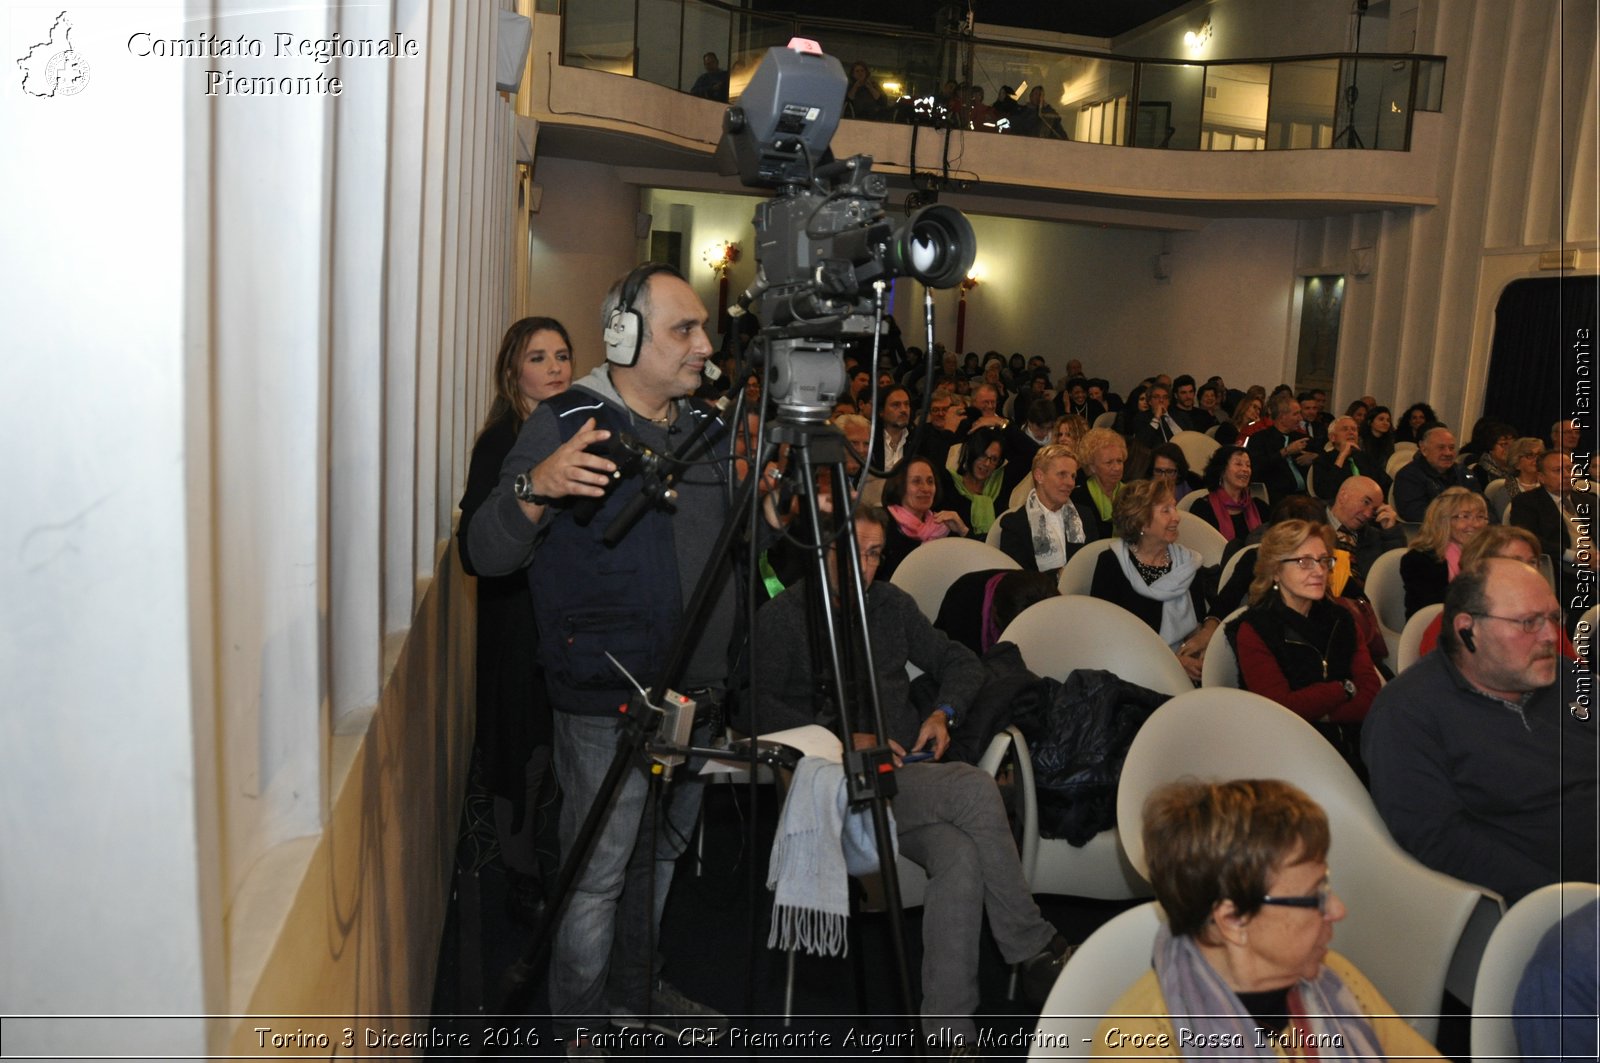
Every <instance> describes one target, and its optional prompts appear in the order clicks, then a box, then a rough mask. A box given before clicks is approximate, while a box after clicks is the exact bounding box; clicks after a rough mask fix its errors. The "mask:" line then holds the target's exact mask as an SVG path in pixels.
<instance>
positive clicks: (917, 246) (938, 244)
mask: <svg viewBox="0 0 1600 1063" xmlns="http://www.w3.org/2000/svg"><path fill="white" fill-rule="evenodd" d="M977 253H978V246H977V240H976V239H975V237H974V236H973V233H972V223H971V222H969V221H967V218H966V215H964V214H962V213H961V212H960V211H959V210H956V209H955V208H954V207H947V206H944V205H943V204H939V203H935V204H933V205H931V206H927V207H923V208H922V209H921V210H919V211H917V212H916V213H915V214H913V215H911V217H910V219H908V220H907V221H906V223H905V225H903V226H901V227H900V228H899V229H897V230H895V232H894V233H893V234H892V235H891V236H890V238H889V242H888V245H887V247H885V249H884V256H885V258H886V259H887V260H888V263H889V267H890V270H891V271H892V272H893V273H895V274H896V275H898V276H905V277H915V278H916V279H917V280H919V281H921V282H922V283H923V284H926V285H927V286H928V287H930V288H953V287H955V286H956V285H957V284H960V283H961V281H962V279H963V278H965V277H966V275H967V271H968V270H969V269H971V268H972V261H973V259H974V258H975V257H976V256H977Z"/></svg>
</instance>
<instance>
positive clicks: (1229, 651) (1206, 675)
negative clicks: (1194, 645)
mask: <svg viewBox="0 0 1600 1063" xmlns="http://www.w3.org/2000/svg"><path fill="white" fill-rule="evenodd" d="M1246 608H1247V607H1246V606H1243V605H1241V606H1240V607H1239V608H1237V609H1235V610H1234V611H1233V612H1231V613H1229V614H1228V615H1227V616H1226V617H1224V618H1223V620H1222V627H1221V628H1218V629H1217V630H1216V631H1215V632H1213V633H1212V635H1211V641H1210V642H1209V643H1207V644H1206V656H1205V659H1204V660H1203V661H1201V662H1200V685H1201V686H1202V687H1231V688H1233V689H1235V690H1237V689H1238V688H1239V682H1240V681H1239V658H1238V656H1237V655H1236V654H1235V653H1234V652H1233V644H1232V643H1230V642H1229V641H1228V633H1227V632H1226V631H1224V630H1223V628H1225V627H1227V626H1228V625H1229V624H1231V623H1232V622H1233V621H1234V620H1236V619H1238V618H1239V617H1240V616H1242V615H1243V614H1244V611H1245V609H1246Z"/></svg>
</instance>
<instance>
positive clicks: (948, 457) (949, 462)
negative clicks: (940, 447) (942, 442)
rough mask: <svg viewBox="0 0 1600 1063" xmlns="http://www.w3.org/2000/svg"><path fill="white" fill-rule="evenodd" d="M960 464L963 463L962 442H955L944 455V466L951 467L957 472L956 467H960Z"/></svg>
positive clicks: (950, 468)
mask: <svg viewBox="0 0 1600 1063" xmlns="http://www.w3.org/2000/svg"><path fill="white" fill-rule="evenodd" d="M960 465H961V444H960V443H955V444H952V445H951V447H950V449H949V450H947V451H946V452H945V455H944V467H945V468H947V469H949V470H950V471H951V472H955V471H956V469H957V468H959V467H960Z"/></svg>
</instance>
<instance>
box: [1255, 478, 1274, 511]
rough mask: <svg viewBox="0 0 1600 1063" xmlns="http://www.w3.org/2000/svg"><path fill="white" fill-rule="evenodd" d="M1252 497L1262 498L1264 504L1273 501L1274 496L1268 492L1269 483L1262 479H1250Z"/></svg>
mask: <svg viewBox="0 0 1600 1063" xmlns="http://www.w3.org/2000/svg"><path fill="white" fill-rule="evenodd" d="M1250 497H1251V498H1259V499H1261V504H1262V505H1263V506H1265V505H1270V504H1271V502H1272V496H1271V495H1269V494H1268V493H1267V485H1266V484H1264V483H1262V482H1261V481H1260V480H1251V481H1250Z"/></svg>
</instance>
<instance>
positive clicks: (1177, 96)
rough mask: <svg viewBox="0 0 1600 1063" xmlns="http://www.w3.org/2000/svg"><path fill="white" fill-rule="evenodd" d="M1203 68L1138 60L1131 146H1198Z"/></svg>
mask: <svg viewBox="0 0 1600 1063" xmlns="http://www.w3.org/2000/svg"><path fill="white" fill-rule="evenodd" d="M1204 90H1205V67H1203V66H1200V65H1198V64H1195V63H1141V64H1140V70H1139V100H1138V110H1137V112H1136V113H1135V114H1134V116H1133V146H1134V147H1136V148H1180V149H1184V150H1189V151H1193V150H1194V149H1196V148H1198V147H1199V146H1200V115H1201V106H1200V105H1201V103H1202V102H1203V101H1204V98H1205V96H1204Z"/></svg>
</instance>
